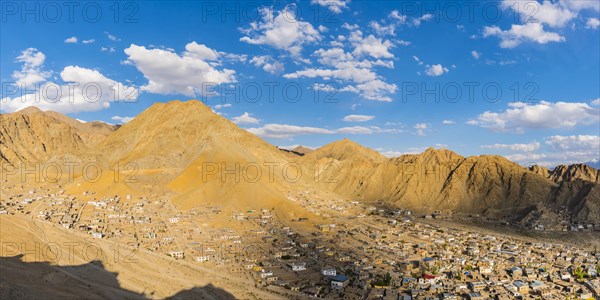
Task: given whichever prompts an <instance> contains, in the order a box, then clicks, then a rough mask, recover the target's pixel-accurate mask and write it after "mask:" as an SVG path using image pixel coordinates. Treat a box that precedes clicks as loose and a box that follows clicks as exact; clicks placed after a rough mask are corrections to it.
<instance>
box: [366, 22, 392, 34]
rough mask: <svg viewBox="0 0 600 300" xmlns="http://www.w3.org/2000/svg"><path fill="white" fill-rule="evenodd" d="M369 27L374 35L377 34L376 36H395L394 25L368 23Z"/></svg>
mask: <svg viewBox="0 0 600 300" xmlns="http://www.w3.org/2000/svg"><path fill="white" fill-rule="evenodd" d="M369 27H371V28H372V29H373V31H375V33H377V35H380V36H386V35H392V36H394V35H396V25H394V24H388V25H383V24H380V23H379V22H377V21H371V22H370V23H369Z"/></svg>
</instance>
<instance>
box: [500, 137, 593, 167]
mask: <svg viewBox="0 0 600 300" xmlns="http://www.w3.org/2000/svg"><path fill="white" fill-rule="evenodd" d="M544 144H545V145H546V146H547V147H546V149H544V150H539V151H531V152H525V151H523V152H522V153H515V154H511V155H507V156H506V158H508V159H510V160H512V161H516V162H518V163H521V164H524V165H529V164H538V165H542V166H547V167H554V166H557V165H560V164H574V163H582V162H588V161H593V160H597V159H599V158H600V136H596V135H570V136H561V135H554V136H550V137H547V138H546V139H545V143H544Z"/></svg>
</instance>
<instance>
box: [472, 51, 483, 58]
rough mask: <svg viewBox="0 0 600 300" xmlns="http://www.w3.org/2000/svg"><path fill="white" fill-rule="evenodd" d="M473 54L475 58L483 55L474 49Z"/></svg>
mask: <svg viewBox="0 0 600 300" xmlns="http://www.w3.org/2000/svg"><path fill="white" fill-rule="evenodd" d="M471 56H473V58H474V59H479V58H480V57H481V53H479V52H477V51H475V50H473V51H471Z"/></svg>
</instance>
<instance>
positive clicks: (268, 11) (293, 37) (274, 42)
mask: <svg viewBox="0 0 600 300" xmlns="http://www.w3.org/2000/svg"><path fill="white" fill-rule="evenodd" d="M293 7H294V6H293V5H288V6H286V7H285V8H284V9H283V10H281V11H279V12H278V13H277V16H274V11H273V8H268V7H263V8H261V9H260V13H261V15H262V20H261V21H260V22H252V23H250V27H249V28H247V29H242V32H243V33H244V34H246V36H244V37H242V38H241V39H240V41H242V42H246V43H249V44H253V45H269V46H271V47H274V48H276V49H280V50H286V51H288V52H289V53H290V54H292V55H293V56H295V57H299V56H300V52H301V51H302V46H303V45H304V44H310V43H314V42H317V41H319V40H321V35H320V34H319V31H318V30H316V29H315V28H314V27H313V26H312V25H311V24H310V23H308V22H305V21H302V20H300V18H298V17H296V14H295V12H294V10H293Z"/></svg>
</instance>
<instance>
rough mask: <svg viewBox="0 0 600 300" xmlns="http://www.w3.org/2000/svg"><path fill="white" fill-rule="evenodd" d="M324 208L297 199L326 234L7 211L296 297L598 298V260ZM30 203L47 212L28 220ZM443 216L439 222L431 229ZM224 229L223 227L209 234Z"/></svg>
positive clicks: (166, 209) (8, 205) (257, 220)
mask: <svg viewBox="0 0 600 300" xmlns="http://www.w3.org/2000/svg"><path fill="white" fill-rule="evenodd" d="M317 197H318V195H315V194H313V193H311V192H310V191H304V192H301V193H298V194H294V195H290V198H291V199H290V200H291V201H295V202H297V203H299V204H300V205H302V206H304V207H305V208H306V210H307V211H311V212H314V213H315V214H317V213H318V215H319V216H320V219H319V220H318V224H314V223H310V222H309V221H313V220H308V218H303V217H299V218H297V219H294V220H280V219H279V218H278V217H277V216H276V215H275V214H274V213H273V211H272V209H267V208H260V207H257V208H255V209H248V210H245V211H233V212H230V214H228V215H224V214H222V210H223V209H222V208H221V207H203V208H196V209H192V210H189V211H185V212H182V211H178V210H176V209H175V208H174V207H172V206H171V205H170V203H169V201H168V198H166V197H159V196H150V197H147V198H146V197H139V198H136V199H132V197H126V198H125V199H121V198H119V197H117V196H115V197H107V198H99V199H96V198H94V195H85V198H86V200H85V201H82V200H81V199H75V197H72V196H66V195H62V193H54V194H49V193H47V194H43V192H39V191H33V192H31V193H24V194H22V195H19V196H15V197H13V198H11V200H10V201H5V202H3V203H2V207H0V208H1V209H2V210H3V211H5V212H6V213H24V214H26V213H30V214H33V215H34V216H36V217H37V218H38V219H39V220H41V221H46V222H52V223H54V224H57V225H59V226H62V227H64V228H65V229H66V230H78V231H83V232H87V233H89V234H90V235H91V236H93V237H94V238H98V239H113V240H115V241H117V242H123V243H134V244H135V245H136V246H137V247H141V248H145V249H148V250H151V251H156V252H160V253H164V254H166V255H168V256H170V257H172V258H173V259H174V260H186V261H191V262H195V263H198V264H203V265H207V266H210V267H212V268H215V269H223V270H224V272H225V271H226V272H228V273H229V274H231V276H251V277H252V278H253V279H254V281H255V283H256V285H257V287H261V288H264V289H268V290H270V291H279V292H280V293H281V294H282V295H288V296H298V297H302V296H310V297H327V298H344V299H490V298H494V299H515V298H520V299H568V298H573V297H575V298H576V299H593V298H598V297H599V296H598V293H599V291H600V279H599V278H598V271H599V270H598V269H599V267H600V252H598V251H595V250H590V249H587V250H586V249H579V248H577V247H574V246H572V245H564V244H555V243H545V242H537V241H534V240H527V239H524V238H520V237H513V236H506V235H501V234H493V233H490V234H484V233H482V232H480V231H472V230H467V229H452V228H448V227H444V226H439V225H436V223H435V220H427V221H426V222H425V221H421V220H420V219H419V218H417V217H416V216H414V214H413V213H412V212H411V211H409V210H397V209H396V210H390V209H386V208H380V207H376V206H365V205H363V204H361V203H358V202H348V201H344V200H343V199H329V200H328V201H315V198H317ZM150 199H152V200H150ZM157 199H158V200H157ZM33 202H40V203H41V204H40V205H36V206H35V209H29V207H34V206H32V205H31V203H33ZM17 209H18V212H17ZM447 216H448V213H447V212H435V213H434V214H431V215H430V218H431V219H439V218H446V217H447ZM217 218H219V219H218V220H219V221H220V222H221V223H220V224H222V225H218V226H217V225H215V224H216V223H215V222H212V220H215V219H217ZM223 219H226V220H227V221H223ZM228 222H230V223H228ZM228 224H229V225H231V226H228ZM291 224H295V225H296V226H299V227H298V228H295V227H294V228H292V227H291V226H293V225H291ZM233 228H237V229H233ZM300 228H301V229H302V230H299V229H300Z"/></svg>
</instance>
